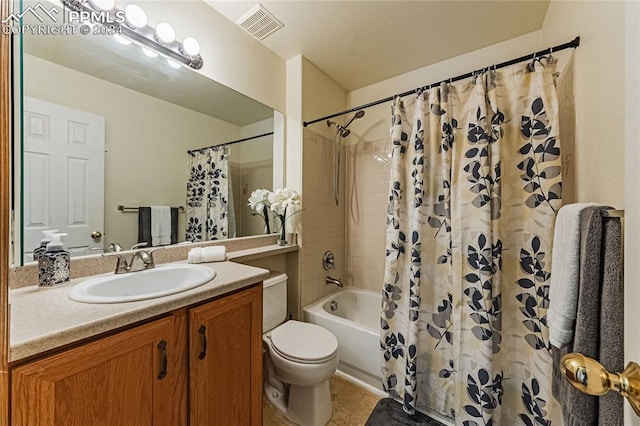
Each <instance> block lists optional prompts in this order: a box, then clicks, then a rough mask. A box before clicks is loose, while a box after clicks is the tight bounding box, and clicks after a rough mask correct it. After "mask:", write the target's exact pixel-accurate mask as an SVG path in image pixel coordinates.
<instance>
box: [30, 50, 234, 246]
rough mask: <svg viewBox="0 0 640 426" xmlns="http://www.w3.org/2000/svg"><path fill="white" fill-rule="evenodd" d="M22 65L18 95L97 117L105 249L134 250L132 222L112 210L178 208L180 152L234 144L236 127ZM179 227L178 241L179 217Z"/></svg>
mask: <svg viewBox="0 0 640 426" xmlns="http://www.w3.org/2000/svg"><path fill="white" fill-rule="evenodd" d="M24 61H25V62H24V64H25V66H24V81H25V84H24V88H25V95H27V96H32V97H34V98H38V99H42V100H45V101H48V102H53V103H56V104H60V105H65V106H68V107H71V108H75V109H79V110H82V111H87V112H91V113H94V114H98V115H101V116H104V117H105V133H106V135H105V143H106V150H107V152H105V204H104V207H105V230H104V234H105V237H104V242H105V243H107V244H108V243H110V242H115V241H117V242H119V243H120V244H122V245H123V246H124V247H126V246H131V245H132V244H134V243H135V242H137V237H138V215H137V214H133V213H123V212H120V211H118V210H116V206H117V205H118V204H124V205H127V206H134V207H137V206H140V205H144V206H148V205H170V206H179V205H184V203H185V196H186V182H187V178H188V170H187V165H188V160H187V150H188V149H194V148H200V147H203V146H208V145H212V144H214V143H216V142H224V141H229V140H233V139H238V138H239V137H240V128H239V127H238V126H235V125H233V124H230V123H227V122H224V121H221V120H218V119H215V118H213V117H209V116H207V115H204V114H201V113H199V112H195V111H192V110H189V109H186V108H183V107H180V106H177V105H174V104H171V103H168V102H166V101H163V100H160V99H157V98H153V97H151V96H147V95H144V94H141V93H139V92H135V91H133V90H130V89H127V88H124V87H121V86H118V85H116V84H113V83H109V82H107V81H104V80H100V79H97V78H95V77H91V76H89V75H87V74H83V73H80V72H77V71H75V70H72V69H69V68H65V67H62V66H60V65H57V64H54V63H51V62H48V61H44V60H42V59H39V58H36V57H33V56H30V55H24ZM51 81H55V82H56V84H55V85H52V84H50V82H51ZM89 94H90V95H89ZM125 106H126V107H125ZM133 112H135V113H133ZM180 219H181V220H180V224H181V226H180V228H179V235H178V237H179V240H181V241H182V240H184V229H185V227H184V214H180Z"/></svg>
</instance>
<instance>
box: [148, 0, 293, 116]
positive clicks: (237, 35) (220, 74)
mask: <svg viewBox="0 0 640 426" xmlns="http://www.w3.org/2000/svg"><path fill="white" fill-rule="evenodd" d="M143 3H144V4H143V5H142V6H143V7H144V10H145V11H146V13H147V16H148V17H149V25H151V26H154V27H155V26H156V25H157V24H158V23H160V22H163V21H166V22H169V23H170V24H171V25H172V26H173V28H174V29H175V30H176V36H177V37H178V39H180V40H183V39H184V38H185V37H187V36H191V37H195V38H196V39H197V40H198V42H199V43H200V53H201V55H202V58H203V59H204V66H203V67H202V69H201V70H199V72H200V73H202V74H203V75H205V76H207V77H209V78H211V79H213V80H215V81H217V82H218V83H222V84H224V85H225V86H228V87H230V88H232V89H234V90H237V91H238V92H240V93H242V94H244V95H247V96H249V97H251V98H253V99H256V100H257V101H259V102H262V103H263V104H265V105H268V106H270V107H271V108H273V109H277V110H279V111H283V112H284V111H285V110H286V93H285V87H286V63H285V61H284V60H283V59H282V58H280V57H279V56H278V55H276V54H275V53H273V52H272V51H271V50H269V49H267V48H266V47H265V46H264V45H262V43H260V42H259V41H258V40H256V39H254V38H253V37H251V36H250V35H249V34H247V33H245V32H244V31H243V30H242V29H240V28H239V27H238V26H237V25H236V24H235V23H233V22H231V21H229V20H228V19H227V18H225V17H224V16H222V15H221V14H220V13H218V12H217V11H216V10H214V9H213V8H212V7H209V6H207V5H206V3H205V2H203V1H201V0H181V1H178V2H176V1H167V0H159V1H158V0H157V1H145V2H143Z"/></svg>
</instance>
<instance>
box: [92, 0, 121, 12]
mask: <svg viewBox="0 0 640 426" xmlns="http://www.w3.org/2000/svg"><path fill="white" fill-rule="evenodd" d="M89 3H91V6H93V8H94V9H98V10H111V9H113V6H115V3H116V2H115V0H89Z"/></svg>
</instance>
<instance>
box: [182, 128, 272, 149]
mask: <svg viewBox="0 0 640 426" xmlns="http://www.w3.org/2000/svg"><path fill="white" fill-rule="evenodd" d="M272 134H273V132H269V133H263V134H261V135H256V136H251V137H249V138H244V139H238V140H235V141H231V142H222V143H217V144H215V145H211V146H205V147H204V148H198V149H190V150H188V151H187V153H189V154H192V153H194V152H201V151H204V150H205V149H209V148H215V147H216V146H223V145H233V144H234V143H240V142H246V141H250V140H251V139H258V138H262V137H265V136H269V135H272Z"/></svg>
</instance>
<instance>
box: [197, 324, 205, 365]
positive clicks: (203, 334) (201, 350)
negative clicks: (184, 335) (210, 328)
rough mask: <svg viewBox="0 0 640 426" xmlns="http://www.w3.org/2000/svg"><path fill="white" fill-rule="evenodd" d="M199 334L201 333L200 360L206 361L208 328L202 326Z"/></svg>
mask: <svg viewBox="0 0 640 426" xmlns="http://www.w3.org/2000/svg"><path fill="white" fill-rule="evenodd" d="M198 333H200V355H198V359H204V357H206V356H207V327H205V326H204V325H201V326H200V328H199V329H198Z"/></svg>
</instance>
